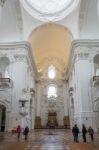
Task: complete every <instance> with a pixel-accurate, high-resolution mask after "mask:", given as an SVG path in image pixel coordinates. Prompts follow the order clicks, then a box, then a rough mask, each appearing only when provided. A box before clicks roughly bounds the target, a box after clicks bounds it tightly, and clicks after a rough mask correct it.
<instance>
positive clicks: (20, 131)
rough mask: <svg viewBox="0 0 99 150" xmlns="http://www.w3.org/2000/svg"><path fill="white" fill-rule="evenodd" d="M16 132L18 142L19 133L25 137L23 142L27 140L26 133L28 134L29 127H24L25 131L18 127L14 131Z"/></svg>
mask: <svg viewBox="0 0 99 150" xmlns="http://www.w3.org/2000/svg"><path fill="white" fill-rule="evenodd" d="M16 132H17V139H18V141H19V140H20V135H21V133H23V135H24V137H25V141H27V139H28V133H29V127H28V126H26V127H25V129H24V130H23V131H22V128H21V126H20V125H18V126H17V129H16Z"/></svg>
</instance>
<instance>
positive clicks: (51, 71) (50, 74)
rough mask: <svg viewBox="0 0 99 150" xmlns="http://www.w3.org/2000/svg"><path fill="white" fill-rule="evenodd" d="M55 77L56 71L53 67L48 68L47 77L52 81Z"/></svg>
mask: <svg viewBox="0 0 99 150" xmlns="http://www.w3.org/2000/svg"><path fill="white" fill-rule="evenodd" d="M55 76H56V70H55V67H54V66H53V65H51V66H49V68H48V77H49V78H50V79H54V78H55Z"/></svg>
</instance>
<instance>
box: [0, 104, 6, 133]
mask: <svg viewBox="0 0 99 150" xmlns="http://www.w3.org/2000/svg"><path fill="white" fill-rule="evenodd" d="M5 123H6V107H5V106H4V105H0V131H1V132H4V131H5Z"/></svg>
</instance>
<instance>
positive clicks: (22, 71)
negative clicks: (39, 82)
mask: <svg viewBox="0 0 99 150" xmlns="http://www.w3.org/2000/svg"><path fill="white" fill-rule="evenodd" d="M4 56H6V57H8V58H9V60H10V64H9V67H8V70H7V71H8V75H9V78H10V80H11V83H10V85H9V87H2V86H1V87H0V88H1V89H3V91H2V90H0V93H1V94H0V103H1V102H2V103H4V106H5V104H6V103H7V104H6V105H8V106H7V109H8V110H9V114H7V115H9V117H8V118H7V120H9V123H8V122H7V123H6V124H7V127H6V130H12V129H13V128H14V127H16V126H17V125H18V124H20V125H21V126H22V127H24V126H26V125H28V126H29V128H30V129H31V128H34V117H35V106H33V105H34V104H35V77H36V68H33V66H34V65H33V61H32V59H33V58H32V57H31V49H30V47H29V44H27V43H26V42H20V43H5V44H2V45H0V57H4ZM30 82H31V84H30ZM22 101H23V103H24V106H22ZM5 107H6V106H5Z"/></svg>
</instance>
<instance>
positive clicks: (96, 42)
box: [66, 39, 99, 80]
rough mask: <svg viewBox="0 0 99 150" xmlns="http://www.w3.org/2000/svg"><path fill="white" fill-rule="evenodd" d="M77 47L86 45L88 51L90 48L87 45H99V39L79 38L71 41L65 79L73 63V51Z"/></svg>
mask: <svg viewBox="0 0 99 150" xmlns="http://www.w3.org/2000/svg"><path fill="white" fill-rule="evenodd" d="M77 47H86V48H87V47H88V50H89V51H90V50H91V49H90V48H89V47H99V39H94V40H90V39H79V40H74V41H72V44H71V55H70V58H69V63H68V68H67V71H66V75H67V80H68V78H69V75H70V72H71V70H72V67H73V65H74V53H75V50H76V48H77ZM79 50H80V49H79ZM97 50H99V49H97ZM86 52H87V51H86Z"/></svg>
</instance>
